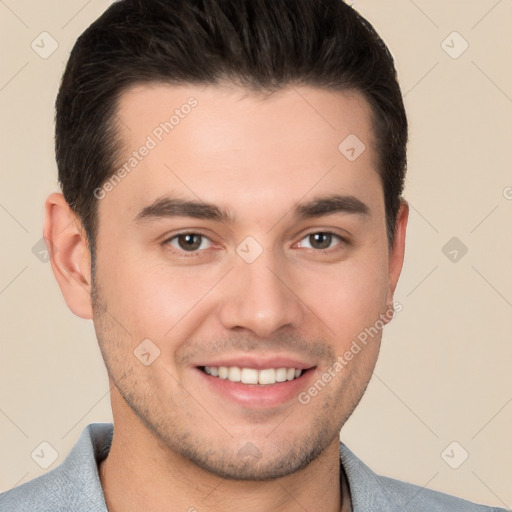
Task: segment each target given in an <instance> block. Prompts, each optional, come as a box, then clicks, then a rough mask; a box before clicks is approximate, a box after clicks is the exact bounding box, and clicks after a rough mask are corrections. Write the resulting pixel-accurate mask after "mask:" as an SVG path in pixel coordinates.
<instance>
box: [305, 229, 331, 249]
mask: <svg viewBox="0 0 512 512" xmlns="http://www.w3.org/2000/svg"><path fill="white" fill-rule="evenodd" d="M331 241H332V235H331V234H329V233H315V234H313V235H310V243H311V245H312V246H313V247H315V248H316V249H327V248H328V247H329V246H330V245H331Z"/></svg>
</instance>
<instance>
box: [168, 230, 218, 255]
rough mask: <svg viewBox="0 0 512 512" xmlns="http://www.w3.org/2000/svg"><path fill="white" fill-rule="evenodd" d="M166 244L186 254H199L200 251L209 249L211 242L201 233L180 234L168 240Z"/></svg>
mask: <svg viewBox="0 0 512 512" xmlns="http://www.w3.org/2000/svg"><path fill="white" fill-rule="evenodd" d="M164 243H166V244H169V245H170V246H172V247H174V248H175V249H178V250H180V251H186V252H197V251H199V250H203V249H208V248H209V247H210V246H211V241H210V239H209V238H207V237H206V236H204V235H201V234H200V233H179V234H178V235H174V236H173V237H171V238H169V239H168V240H166V241H165V242H164Z"/></svg>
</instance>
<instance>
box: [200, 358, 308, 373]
mask: <svg viewBox="0 0 512 512" xmlns="http://www.w3.org/2000/svg"><path fill="white" fill-rule="evenodd" d="M196 366H198V367H202V366H216V367H218V366H227V367H230V366H238V367H239V368H254V369H255V370H264V369H265V368H296V369H298V370H307V369H309V368H312V367H313V366H315V365H314V364H311V363H308V362H307V361H304V359H299V358H297V357H293V356H261V355H259V356H258V355H248V354H244V355H240V356H224V357H218V358H214V359H208V360H205V361H203V362H201V363H200V364H198V365H196Z"/></svg>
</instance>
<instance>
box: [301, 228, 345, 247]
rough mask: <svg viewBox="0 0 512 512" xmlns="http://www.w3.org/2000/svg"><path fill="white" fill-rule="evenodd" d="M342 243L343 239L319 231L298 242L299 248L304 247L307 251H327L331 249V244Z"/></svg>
mask: <svg viewBox="0 0 512 512" xmlns="http://www.w3.org/2000/svg"><path fill="white" fill-rule="evenodd" d="M336 241H338V242H340V241H341V242H343V241H344V240H343V238H341V237H340V236H339V235H335V234H334V233H330V232H328V231H319V232H316V233H310V234H309V235H307V236H305V237H304V238H303V239H302V240H301V241H300V242H299V247H306V248H308V249H318V250H327V249H330V248H331V247H332V244H333V242H336Z"/></svg>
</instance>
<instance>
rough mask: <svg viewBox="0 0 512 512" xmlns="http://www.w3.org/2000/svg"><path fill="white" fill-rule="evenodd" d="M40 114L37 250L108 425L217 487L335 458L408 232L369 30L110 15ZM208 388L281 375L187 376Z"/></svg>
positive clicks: (292, 9)
mask: <svg viewBox="0 0 512 512" xmlns="http://www.w3.org/2000/svg"><path fill="white" fill-rule="evenodd" d="M56 107H57V115H56V154H57V163H58V168H59V181H60V184H61V186H62V191H63V199H59V198H58V197H56V196H52V197H53V199H52V198H50V199H49V201H48V202H47V220H46V225H45V232H46V237H47V238H49V239H50V240H52V242H53V243H54V245H55V247H56V248H57V251H56V252H55V254H54V258H53V259H52V265H53V269H54V272H55V274H56V276H57V279H58V281H59V284H60V286H61V289H62V291H63V293H64V296H65V298H66V301H67V303H68V305H69V307H70V308H71V309H72V310H73V311H74V312H75V313H76V314H78V315H79V316H82V317H84V318H92V319H93V321H94V324H95V328H96V333H97V337H98V341H99V344H100V349H101V351H102V355H103V358H104V360H105V363H106V366H107V370H108V373H109V378H110V381H111V387H112V403H113V409H114V420H115V421H118V422H121V421H126V422H132V423H133V424H134V425H135V424H137V425H139V427H140V429H141V430H143V429H146V430H147V432H148V433H149V434H150V435H151V436H154V438H155V439H157V440H158V442H159V443H160V446H162V447H164V451H166V450H167V452H168V454H169V456H170V455H171V454H179V456H180V457H184V458H185V459H186V460H189V461H191V463H193V464H195V465H197V466H198V467H201V468H203V469H205V470H207V471H210V472H213V473H216V474H219V475H221V476H224V477H227V478H241V479H268V478H275V477H277V476H282V475H285V474H289V473H291V472H294V471H297V470H299V469H300V468H303V467H305V466H306V465H307V464H309V463H310V462H311V461H312V460H314V459H315V458H317V457H318V456H319V455H320V454H321V453H323V452H324V451H325V450H326V449H327V448H328V447H329V446H331V447H332V446H334V444H335V443H336V442H337V435H338V431H339V429H340V427H341V426H342V425H343V423H344V422H345V421H346V420H347V418H348V417H349V416H350V414H351V413H352V411H353V409H354V408H355V406H356V405H357V403H358V402H359V400H360V398H361V396H362V394H363V393H364V390H365V388H366V385H367V383H368V381H369V379H370V376H371V373H372V371H373V367H374V365H375V361H376V358H377V355H378V350H379V345H380V339H381V328H377V332H376V334H374V335H372V336H371V338H368V336H367V339H366V343H364V344H363V343H362V342H361V338H360V336H361V333H362V332H364V331H365V329H370V328H372V327H374V328H375V325H376V323H377V322H379V321H380V324H381V325H383V324H384V323H386V322H387V321H389V320H390V318H391V313H390V309H391V304H392V302H393V294H394V290H395V287H396V283H397V280H398V277H399V274H400V270H401V265H402V260H403V247H404V238H405V226H406V222H407V204H406V203H405V201H403V199H402V191H403V184H404V176H405V167H406V142H407V122H406V117H405V112H404V106H403V102H402V97H401V93H400V89H399V86H398V83H397V79H396V72H395V69H394V64H393V59H392V57H391V55H390V53H389V51H388V50H387V48H386V46H385V45H384V43H383V42H382V41H381V39H380V38H379V37H378V35H377V34H376V33H375V31H374V29H373V28H372V27H371V25H370V24H369V23H368V22H367V21H366V20H364V19H363V18H362V17H361V16H360V15H358V14H357V13H356V12H355V11H354V10H353V9H352V8H351V7H349V6H347V5H346V4H345V3H343V2H342V1H340V0H322V1H318V0H298V1H296V2H285V1H284V0H282V1H281V0H279V1H276V0H259V1H254V0H243V1H241V0H236V1H234V0H233V1H219V2H217V1H214V0H212V1H204V0H203V1H190V0H175V1H164V0H153V1H143V0H126V1H120V2H117V3H115V4H113V5H112V6H111V7H110V8H109V9H108V10H107V11H106V12H105V13H104V14H103V15H102V16H101V17H100V18H99V19H98V20H97V21H96V22H94V23H93V24H92V25H91V26H90V27H89V28H88V29H87V30H86V31H85V32H84V34H82V36H81V37H80V38H79V39H78V41H77V43H76V45H75V47H74V48H73V50H72V53H71V56H70V59H69V62H68V65H67V67H66V70H65V73H64V76H63V79H62V84H61V87H60V91H59V95H58V98H57V103H56ZM69 219H71V220H73V222H72V223H71V224H69ZM59 227H60V229H58V228H59ZM358 337H359V338H358ZM357 339H359V340H360V343H359V345H361V346H360V347H359V351H358V352H357V354H353V357H351V358H350V360H349V361H347V358H343V354H345V353H346V352H347V351H350V350H352V352H355V351H356V349H351V347H353V346H354V345H353V342H354V340H357ZM141 343H142V344H141ZM336 362H338V365H336ZM339 365H341V368H340V366H339ZM222 366H232V367H242V368H247V369H251V370H258V369H259V370H261V369H270V368H274V367H279V368H282V367H284V368H287V369H288V370H290V371H291V368H296V369H300V370H302V375H301V376H300V377H299V378H297V379H296V380H290V381H288V382H286V383H278V384H274V385H267V387H265V386H263V385H257V386H255V385H252V386H250V385H247V384H231V383H230V381H229V379H227V380H223V379H220V378H218V377H215V376H212V375H208V374H207V372H209V371H210V370H209V369H208V368H209V367H213V368H217V367H222ZM205 367H207V368H206V372H205ZM216 371H217V370H214V373H216ZM234 371H235V373H236V370H234ZM245 373H246V374H247V375H250V378H253V377H254V371H253V372H245ZM281 373H282V372H281ZM289 373H290V372H288V374H289ZM267 374H269V375H271V374H272V372H267ZM257 375H260V373H258V374H257ZM326 375H329V376H330V377H325V376H326ZM248 378H249V377H248ZM319 379H320V380H321V381H322V382H324V384H325V386H323V387H322V386H321V385H319V384H315V383H318V381H319ZM228 381H229V382H228ZM326 381H328V382H326ZM315 385H316V389H317V392H314V391H313V392H309V391H308V390H310V389H311V387H312V386H313V387H315ZM244 386H245V389H244ZM271 387H273V388H275V389H276V391H275V393H274V392H273V391H269V389H270V388H271ZM319 387H321V390H320V389H319ZM283 389H284V391H283ZM299 395H300V397H302V398H299ZM308 397H309V398H308ZM312 397H313V398H314V399H312ZM276 425H279V427H278V428H276ZM247 447H250V448H247ZM244 450H245V451H244ZM246 452H247V453H246ZM255 454H256V455H255Z"/></svg>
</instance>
